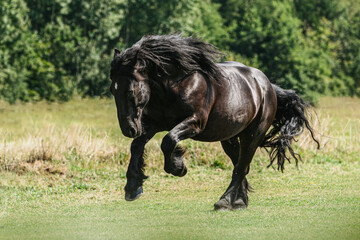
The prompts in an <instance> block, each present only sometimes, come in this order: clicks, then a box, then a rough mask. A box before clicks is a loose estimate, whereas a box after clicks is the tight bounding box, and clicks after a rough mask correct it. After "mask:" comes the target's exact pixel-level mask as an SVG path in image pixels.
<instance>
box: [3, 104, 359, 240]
mask: <svg viewBox="0 0 360 240" xmlns="http://www.w3.org/2000/svg"><path fill="white" fill-rule="evenodd" d="M359 109H360V100H359V99H352V98H323V99H321V100H320V102H319V105H318V107H317V109H316V112H317V115H314V118H313V125H314V127H315V128H316V129H317V137H318V138H319V139H320V141H321V146H322V147H321V149H320V150H316V145H315V144H313V143H311V141H310V138H309V136H308V135H307V134H304V135H302V136H301V137H300V138H299V141H298V142H297V143H296V147H295V148H296V150H297V151H298V152H299V153H301V155H302V157H303V162H302V163H300V164H299V168H296V167H295V164H286V166H285V168H286V169H285V172H284V173H281V172H279V171H276V170H275V169H274V168H272V167H270V168H267V164H268V157H267V155H266V153H265V152H264V151H258V153H257V155H256V157H255V158H254V160H253V162H252V165H251V171H250V174H249V177H248V179H249V182H250V184H251V185H252V187H253V188H254V192H253V193H250V196H249V199H250V202H249V207H248V208H247V209H246V210H240V211H232V212H214V211H213V203H215V202H216V201H217V200H218V198H219V197H220V196H221V194H222V193H223V192H224V191H225V189H226V187H227V186H228V184H229V183H230V177H231V170H232V169H231V163H230V161H229V160H228V159H227V157H226V156H225V154H224V153H223V151H222V149H221V146H220V144H219V143H211V144H209V143H200V142H195V141H191V140H186V141H184V142H183V143H182V145H183V146H184V147H186V148H187V153H186V155H185V157H186V164H187V165H188V167H189V171H188V174H187V175H186V176H185V177H183V178H176V177H172V176H170V175H168V174H166V173H165V172H164V171H163V170H162V169H163V162H162V161H163V160H162V159H163V158H162V154H161V151H160V147H159V145H160V142H161V138H162V137H163V136H164V133H159V134H158V135H156V136H155V138H154V139H153V140H151V141H150V142H149V144H148V145H147V160H146V162H147V168H146V174H147V175H149V176H150V178H149V179H148V180H147V181H146V182H145V184H144V195H143V196H142V197H141V198H140V199H139V200H137V201H134V202H126V201H125V200H124V191H123V187H124V185H125V183H126V179H125V172H126V167H127V163H128V161H129V158H130V156H129V144H130V142H131V140H130V139H127V138H125V137H123V136H122V135H121V133H120V130H119V126H118V123H117V119H116V110H115V106H114V103H113V101H112V100H103V99H91V100H90V99H82V100H80V99H75V100H73V101H71V102H68V103H64V104H59V103H46V102H40V103H37V104H30V103H28V104H18V105H8V104H6V103H0V239H360V156H359V153H360V111H359Z"/></svg>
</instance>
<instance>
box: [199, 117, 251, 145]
mask: <svg viewBox="0 0 360 240" xmlns="http://www.w3.org/2000/svg"><path fill="white" fill-rule="evenodd" d="M253 118H254V116H253V114H252V111H248V112H244V111H239V112H237V113H235V114H232V115H226V116H210V117H209V120H208V122H207V124H206V127H205V129H204V130H203V131H202V132H201V133H200V134H198V135H197V136H195V137H193V139H194V140H198V141H205V142H216V141H224V140H227V139H229V138H232V137H234V136H236V135H238V134H239V133H240V132H241V131H243V130H244V129H245V128H246V127H247V126H248V125H249V124H250V122H251V120H252V119H253Z"/></svg>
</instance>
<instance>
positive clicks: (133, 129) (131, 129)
mask: <svg viewBox="0 0 360 240" xmlns="http://www.w3.org/2000/svg"><path fill="white" fill-rule="evenodd" d="M130 133H131V136H132V137H133V136H135V134H136V130H135V128H133V127H130Z"/></svg>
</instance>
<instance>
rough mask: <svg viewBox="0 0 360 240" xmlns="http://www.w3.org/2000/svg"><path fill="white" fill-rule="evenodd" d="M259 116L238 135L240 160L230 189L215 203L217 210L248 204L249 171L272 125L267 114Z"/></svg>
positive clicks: (243, 206)
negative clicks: (247, 176)
mask: <svg viewBox="0 0 360 240" xmlns="http://www.w3.org/2000/svg"><path fill="white" fill-rule="evenodd" d="M259 118H260V119H257V120H256V119H255V121H254V122H253V123H252V124H250V125H249V126H248V127H247V128H246V129H245V130H244V131H243V132H241V133H240V134H239V135H238V136H239V138H240V151H239V158H238V159H239V160H238V162H237V163H236V165H235V167H234V171H233V175H232V180H231V183H230V185H229V187H228V189H227V190H226V191H225V193H224V194H223V196H222V197H221V198H220V200H219V201H218V202H217V203H215V205H214V207H215V210H220V209H239V208H246V207H247V205H248V195H247V192H248V190H249V184H248V182H247V179H246V175H247V174H248V173H249V170H250V163H251V160H252V158H253V156H254V154H255V151H256V149H257V147H258V146H259V144H260V143H261V142H262V140H263V138H264V136H265V134H266V131H267V130H268V128H269V127H270V125H271V122H269V121H267V120H268V119H267V116H261V115H260V116H259Z"/></svg>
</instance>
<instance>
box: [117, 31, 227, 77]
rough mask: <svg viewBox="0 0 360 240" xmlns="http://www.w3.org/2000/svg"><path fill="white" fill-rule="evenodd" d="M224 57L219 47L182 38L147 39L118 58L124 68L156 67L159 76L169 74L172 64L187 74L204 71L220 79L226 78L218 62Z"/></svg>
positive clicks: (141, 40) (141, 68)
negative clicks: (135, 66)
mask: <svg viewBox="0 0 360 240" xmlns="http://www.w3.org/2000/svg"><path fill="white" fill-rule="evenodd" d="M222 56H224V54H223V53H222V52H220V51H219V50H218V49H217V48H216V47H215V46H213V45H211V44H209V43H206V42H203V41H201V40H199V39H196V38H192V37H182V36H181V35H161V36H151V35H150V36H144V37H143V38H141V39H140V41H138V42H137V43H135V44H134V45H133V46H132V47H130V48H128V49H126V50H125V51H123V52H122V53H121V54H120V55H119V56H117V57H116V58H114V61H113V63H114V62H117V63H118V64H120V65H121V66H123V67H131V66H132V67H133V66H134V65H135V64H136V63H137V68H138V69H139V70H140V71H141V70H146V69H148V68H150V67H155V68H156V70H157V74H158V76H163V75H164V74H165V75H169V74H168V71H167V66H169V65H172V66H174V67H176V68H178V69H179V70H181V71H183V72H184V73H185V74H189V73H193V72H196V71H198V72H201V73H202V74H204V75H205V76H206V77H207V78H208V79H214V80H215V81H217V80H219V79H220V78H221V76H222V72H221V70H220V68H219V67H218V66H217V65H216V63H215V62H216V61H218V60H220V58H221V57H222Z"/></svg>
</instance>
